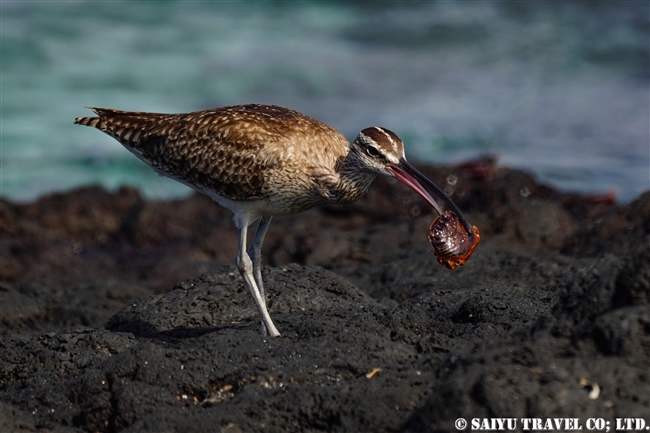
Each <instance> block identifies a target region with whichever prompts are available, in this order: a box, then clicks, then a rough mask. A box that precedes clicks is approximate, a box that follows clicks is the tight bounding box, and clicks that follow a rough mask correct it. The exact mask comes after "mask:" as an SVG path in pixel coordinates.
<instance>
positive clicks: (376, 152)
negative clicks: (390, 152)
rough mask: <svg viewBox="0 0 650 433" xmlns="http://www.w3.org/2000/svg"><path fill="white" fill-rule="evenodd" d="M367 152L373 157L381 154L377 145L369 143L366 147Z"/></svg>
mask: <svg viewBox="0 0 650 433" xmlns="http://www.w3.org/2000/svg"><path fill="white" fill-rule="evenodd" d="M366 152H367V153H368V155H370V156H372V157H377V156H379V150H378V149H377V148H376V147H375V146H370V145H368V147H366Z"/></svg>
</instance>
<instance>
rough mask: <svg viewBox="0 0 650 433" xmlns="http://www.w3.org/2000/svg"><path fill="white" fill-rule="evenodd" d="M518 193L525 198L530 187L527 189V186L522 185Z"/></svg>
mask: <svg viewBox="0 0 650 433" xmlns="http://www.w3.org/2000/svg"><path fill="white" fill-rule="evenodd" d="M519 194H520V195H521V196H522V197H523V198H526V197H528V196H529V195H530V189H528V187H527V186H525V187H523V188H522V189H521V190H520V191H519Z"/></svg>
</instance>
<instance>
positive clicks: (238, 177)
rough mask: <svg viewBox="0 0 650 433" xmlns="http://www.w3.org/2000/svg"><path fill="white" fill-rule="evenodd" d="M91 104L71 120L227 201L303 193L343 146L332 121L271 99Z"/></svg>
mask: <svg viewBox="0 0 650 433" xmlns="http://www.w3.org/2000/svg"><path fill="white" fill-rule="evenodd" d="M92 110H93V111H94V112H95V114H97V116H98V117H79V118H77V119H75V123H76V124H80V125H87V126H92V127H95V128H97V129H99V130H101V131H103V132H105V133H106V134H108V135H110V136H112V137H114V138H115V139H117V140H118V141H119V142H120V143H121V144H122V145H124V147H126V148H127V149H128V150H130V151H131V152H132V153H134V154H135V155H136V156H137V157H138V158H140V159H141V160H143V161H145V162H146V163H147V164H149V165H150V166H152V167H153V168H154V169H155V170H156V171H158V172H159V173H161V174H164V175H166V176H169V177H172V178H174V179H176V180H179V181H181V182H183V183H185V184H188V185H190V186H192V187H194V188H196V189H197V190H199V191H202V192H206V193H210V194H213V193H214V194H217V195H219V196H221V197H224V198H226V199H228V200H234V201H242V200H246V201H250V200H265V199H269V198H273V197H275V198H278V197H279V196H280V198H281V197H282V194H284V195H285V198H287V197H288V198H291V197H290V196H292V195H295V196H296V197H298V196H302V198H303V199H309V197H307V196H309V193H306V191H308V190H310V189H312V190H314V191H317V190H318V188H317V186H316V188H315V185H313V182H314V181H315V180H316V181H317V178H318V173H319V172H321V174H323V175H325V176H327V175H328V174H332V173H328V171H331V170H334V167H335V166H336V163H337V160H338V159H339V158H341V157H344V156H345V155H346V154H347V152H348V151H349V144H348V142H347V140H346V139H345V137H343V135H341V134H340V133H339V132H338V131H336V130H335V129H334V128H331V127H330V126H328V125H326V124H324V123H322V122H319V121H317V120H315V119H312V118H310V117H307V116H305V115H303V114H301V113H298V112H297V111H293V110H289V109H286V108H282V107H276V106H268V105H257V104H251V105H239V106H232V107H223V108H216V109H212V110H204V111H198V112H193V113H187V114H159V113H144V112H127V111H119V110H112V109H104V108H93V109H92ZM312 198H313V197H312ZM313 199H314V200H316V201H318V198H317V197H316V198H313ZM307 204H308V203H297V204H296V205H297V206H298V207H301V206H302V207H309V206H307ZM313 204H317V203H313ZM313 204H310V205H313ZM297 210H299V209H297Z"/></svg>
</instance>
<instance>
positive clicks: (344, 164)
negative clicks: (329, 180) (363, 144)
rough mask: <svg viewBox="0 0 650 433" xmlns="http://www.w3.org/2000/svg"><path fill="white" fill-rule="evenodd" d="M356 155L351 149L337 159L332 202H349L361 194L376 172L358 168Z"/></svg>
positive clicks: (355, 199)
mask: <svg viewBox="0 0 650 433" xmlns="http://www.w3.org/2000/svg"><path fill="white" fill-rule="evenodd" d="M359 167H360V164H359V162H358V159H357V156H356V154H355V153H354V152H353V151H350V153H348V155H346V156H345V157H342V158H340V159H339V162H338V164H337V167H336V182H334V184H333V188H331V189H330V191H331V193H332V199H333V200H332V202H335V203H351V202H354V201H357V200H358V199H360V198H361V196H363V195H364V194H365V193H366V191H367V190H368V187H370V184H371V183H372V181H373V180H374V179H375V177H377V174H375V173H372V172H369V171H366V170H362V169H360V168H359Z"/></svg>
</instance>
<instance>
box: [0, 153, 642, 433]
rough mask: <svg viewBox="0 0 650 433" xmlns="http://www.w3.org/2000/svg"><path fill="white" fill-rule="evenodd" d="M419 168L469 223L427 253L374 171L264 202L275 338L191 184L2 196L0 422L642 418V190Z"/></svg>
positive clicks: (129, 425) (97, 427)
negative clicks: (625, 200) (148, 196)
mask: <svg viewBox="0 0 650 433" xmlns="http://www.w3.org/2000/svg"><path fill="white" fill-rule="evenodd" d="M421 169H422V171H423V172H424V174H425V175H427V176H430V178H432V179H433V180H434V181H435V182H436V183H437V184H439V185H440V186H442V187H443V188H444V189H446V190H447V191H448V192H449V193H451V194H452V198H453V199H454V201H455V202H456V203H457V204H458V205H459V207H460V208H461V209H462V210H463V211H464V212H466V216H467V217H468V219H469V220H470V221H471V222H472V223H473V224H475V225H477V226H478V227H479V228H480V229H481V236H482V240H481V244H480V245H479V246H478V248H477V250H476V252H475V254H474V256H473V257H472V258H471V259H470V260H469V261H468V263H467V264H466V265H465V266H463V267H462V268H459V269H457V270H455V271H450V270H448V269H445V268H443V267H442V266H440V265H439V264H438V263H437V262H436V259H435V255H434V254H433V251H432V250H431V247H430V246H429V244H428V241H427V239H426V234H427V229H428V227H429V225H430V224H431V221H432V220H433V215H432V213H431V211H430V210H429V209H428V206H427V205H426V204H425V203H423V202H422V201H421V199H420V198H419V197H418V196H417V195H415V194H414V193H412V192H411V191H409V190H408V189H407V188H405V187H404V186H403V185H399V184H397V183H395V182H391V181H389V180H387V179H378V180H377V181H375V183H374V184H373V186H372V187H371V190H370V192H369V194H368V195H367V196H366V197H365V198H364V199H362V200H361V201H360V202H358V203H356V204H354V205H349V206H326V207H322V208H317V209H314V210H312V211H309V212H307V213H305V214H302V215H295V216H288V217H278V218H276V219H274V221H273V224H272V225H271V228H270V229H269V232H268V235H267V240H266V241H265V245H264V246H265V250H264V252H263V253H264V263H265V264H266V265H267V267H266V268H265V270H264V273H265V275H264V280H265V281H266V282H267V286H268V290H267V291H268V300H269V305H270V312H271V314H272V316H273V318H274V321H275V323H276V325H277V326H278V328H279V329H280V331H281V332H282V334H283V336H282V337H281V338H278V339H270V338H263V337H260V336H259V335H257V331H258V326H259V323H258V317H257V313H256V310H255V308H254V305H253V303H252V301H251V300H250V299H249V295H248V293H247V292H246V290H245V288H244V285H243V282H242V281H241V278H240V277H239V274H238V272H237V270H236V268H235V267H234V266H233V265H232V263H233V261H234V256H235V251H236V230H235V229H234V226H233V225H232V221H231V219H232V216H231V214H230V213H229V211H226V210H224V209H222V208H220V207H219V206H217V205H216V204H214V203H212V202H211V201H210V200H209V199H208V198H207V197H203V196H199V195H195V196H191V197H189V198H187V199H183V200H175V201H167V202H165V201H151V200H145V199H143V198H142V197H141V196H140V195H139V193H138V192H137V191H135V190H133V189H128V188H122V189H120V190H119V191H117V192H115V193H110V192H107V191H106V190H104V189H102V188H99V187H89V188H84V189H80V190H76V191H72V192H69V193H65V194H55V195H50V196H46V197H43V198H41V199H40V200H38V201H36V202H34V203H29V204H15V203H11V202H8V201H5V200H0V254H1V256H0V271H1V272H0V277H1V278H0V280H1V281H0V301H1V305H2V317H1V323H0V345H1V347H2V350H1V351H0V366H1V373H0V374H1V376H0V410H1V414H0V415H1V416H0V430H1V431H3V432H12V431H21V432H24V431H52V432H79V431H87V432H95V431H101V432H135V431H151V432H163V431H184V432H187V433H189V432H205V431H211V432H212V431H214V432H221V431H223V432H249V431H269V432H275V431H278V432H280V431H282V432H310V431H335V432H336V431H340V432H344V431H345V432H348V431H373V432H393V431H404V432H434V431H436V432H437V431H440V432H446V431H457V429H456V427H455V426H454V422H455V421H456V420H457V419H458V418H465V419H467V420H468V421H469V420H471V419H472V418H496V417H507V418H517V419H521V418H525V417H529V418H530V417H537V418H542V419H545V418H551V417H562V418H579V420H580V422H581V423H582V425H583V426H584V425H585V424H584V423H586V422H587V420H588V419H589V418H593V417H597V418H602V419H603V420H605V421H610V422H612V423H613V422H614V420H615V419H616V418H635V417H639V418H644V417H645V419H646V421H647V422H649V423H650V419H648V418H647V417H648V407H650V371H649V370H648V365H650V266H648V264H649V263H650V192H647V193H645V194H643V195H642V196H640V197H639V198H638V199H636V200H634V201H632V202H631V203H629V204H625V205H617V204H615V203H614V202H613V200H612V197H610V196H607V195H603V196H587V195H578V194H573V193H565V192H561V191H558V190H555V189H553V188H551V187H548V186H545V185H541V184H539V183H538V182H536V181H535V179H534V178H533V177H531V176H530V175H529V174H527V173H525V172H522V171H518V170H512V169H508V168H495V167H494V165H493V164H492V163H491V161H489V160H488V161H483V162H482V163H480V162H474V163H472V164H466V165H463V166H457V167H421ZM517 429H518V430H519V431H521V430H522V425H521V423H520V424H519V425H518V426H517Z"/></svg>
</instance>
